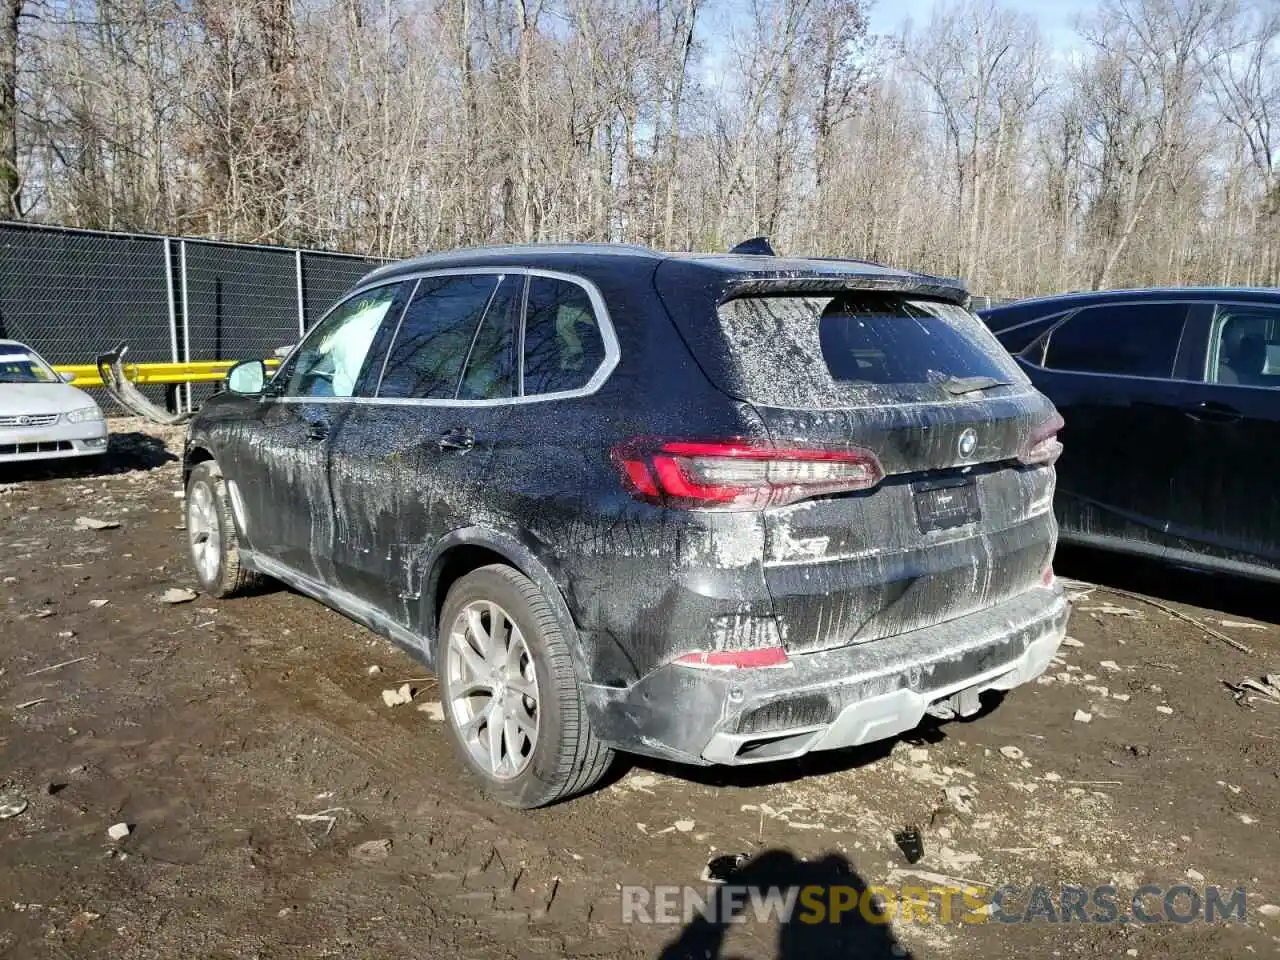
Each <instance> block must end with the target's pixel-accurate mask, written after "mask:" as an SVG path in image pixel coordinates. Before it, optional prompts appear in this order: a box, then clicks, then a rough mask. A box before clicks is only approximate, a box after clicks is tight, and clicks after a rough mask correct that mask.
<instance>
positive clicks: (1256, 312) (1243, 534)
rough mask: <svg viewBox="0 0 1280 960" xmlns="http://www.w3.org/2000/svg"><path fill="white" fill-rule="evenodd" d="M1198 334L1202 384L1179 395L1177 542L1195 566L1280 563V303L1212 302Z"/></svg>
mask: <svg viewBox="0 0 1280 960" xmlns="http://www.w3.org/2000/svg"><path fill="white" fill-rule="evenodd" d="M1193 330H1194V341H1195V343H1196V344H1197V348H1198V349H1197V351H1196V362H1195V363H1194V364H1190V365H1189V368H1188V373H1189V378H1190V377H1192V376H1193V377H1194V380H1195V381H1196V382H1193V383H1187V384H1185V385H1184V388H1183V390H1182V391H1181V396H1180V399H1181V401H1182V409H1181V413H1182V421H1181V431H1180V435H1179V437H1178V446H1179V447H1180V448H1182V449H1185V450H1186V459H1185V468H1184V469H1183V470H1182V471H1181V472H1178V473H1174V474H1172V475H1171V496H1172V499H1173V507H1172V510H1171V517H1172V519H1173V524H1172V525H1171V528H1170V532H1171V533H1172V534H1174V535H1175V536H1176V537H1177V538H1178V543H1176V544H1175V545H1174V546H1175V547H1176V548H1177V549H1178V550H1179V551H1181V552H1182V555H1180V556H1179V557H1178V558H1179V559H1185V560H1188V561H1189V562H1196V560H1197V558H1198V557H1199V558H1202V557H1203V556H1204V555H1208V556H1209V557H1212V558H1213V559H1214V560H1216V561H1218V565H1224V564H1225V565H1228V566H1229V565H1230V564H1232V563H1234V562H1245V563H1256V564H1262V565H1265V566H1267V567H1269V568H1272V569H1275V568H1277V567H1280V497H1277V496H1276V489H1277V481H1276V474H1275V471H1274V469H1273V464H1274V462H1275V459H1274V458H1275V455H1274V451H1276V450H1278V449H1280V305H1270V304H1265V303H1232V302H1230V301H1228V300H1225V299H1224V300H1222V301H1220V302H1218V303H1206V304H1205V305H1204V306H1203V307H1202V308H1200V309H1198V310H1197V313H1196V316H1195V319H1194V323H1193ZM1188 339H1189V340H1190V339H1192V337H1191V336H1189V337H1188ZM1192 368H1194V369H1192ZM1254 572H1256V571H1254Z"/></svg>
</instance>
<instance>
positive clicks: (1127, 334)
mask: <svg viewBox="0 0 1280 960" xmlns="http://www.w3.org/2000/svg"><path fill="white" fill-rule="evenodd" d="M1186 319H1187V307H1186V304H1177V303H1123V304H1109V305H1107V306H1103V307H1087V308H1085V309H1084V310H1081V311H1080V312H1079V313H1077V314H1075V316H1073V317H1070V318H1069V319H1068V320H1067V321H1066V322H1065V323H1063V324H1062V325H1060V326H1059V327H1057V328H1056V329H1055V330H1053V332H1051V333H1050V334H1049V343H1048V349H1047V350H1046V352H1045V358H1044V365H1045V366H1046V367H1049V368H1050V369H1053V370H1080V371H1085V372H1088V373H1111V374H1118V375H1124V376H1132V377H1172V376H1173V363H1174V360H1175V358H1176V357H1177V355H1178V342H1179V341H1180V340H1181V339H1182V328H1183V326H1184V324H1185V322H1186Z"/></svg>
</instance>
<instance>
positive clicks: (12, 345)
mask: <svg viewBox="0 0 1280 960" xmlns="http://www.w3.org/2000/svg"><path fill="white" fill-rule="evenodd" d="M106 449H107V421H106V418H105V417H103V415H102V410H101V408H100V407H99V406H98V405H97V404H96V403H95V402H94V401H93V398H92V397H90V396H89V395H88V394H87V393H85V392H84V391H83V390H77V389H76V388H75V387H73V386H71V385H70V383H68V382H67V380H66V379H65V378H63V377H60V376H58V374H57V373H56V372H55V371H54V369H53V367H51V366H49V364H48V363H46V362H45V360H44V358H43V357H41V356H40V354H38V353H36V352H35V351H34V350H32V349H31V348H30V347H27V346H24V345H23V344H21V343H17V342H16V341H13V340H0V463H8V462H9V461H13V460H53V459H56V458H58V457H84V456H92V455H94V454H100V453H105V452H106Z"/></svg>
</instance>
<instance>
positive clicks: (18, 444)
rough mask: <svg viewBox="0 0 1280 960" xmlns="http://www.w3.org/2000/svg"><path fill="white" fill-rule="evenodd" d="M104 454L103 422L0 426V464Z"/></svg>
mask: <svg viewBox="0 0 1280 960" xmlns="http://www.w3.org/2000/svg"><path fill="white" fill-rule="evenodd" d="M106 451H107V423H106V421H105V420H88V421H85V422H83V423H66V422H65V421H60V422H58V423H55V424H51V425H49V426H45V427H37V426H30V427H0V463H11V462H13V463H16V462H26V461H28V460H59V459H62V458H63V457H89V456H94V455H96V454H100V453H106Z"/></svg>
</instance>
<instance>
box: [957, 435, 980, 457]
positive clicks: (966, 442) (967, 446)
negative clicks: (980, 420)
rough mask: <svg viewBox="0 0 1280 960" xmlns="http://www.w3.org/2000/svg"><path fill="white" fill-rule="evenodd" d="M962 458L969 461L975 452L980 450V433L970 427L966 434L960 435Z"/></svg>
mask: <svg viewBox="0 0 1280 960" xmlns="http://www.w3.org/2000/svg"><path fill="white" fill-rule="evenodd" d="M959 447H960V456H961V457H962V458H963V459H965V460H967V459H969V458H970V457H972V456H973V452H974V451H975V450H977V449H978V431H976V430H974V429H973V428H972V427H970V428H969V429H968V430H966V431H965V432H964V433H962V434H960V443H959Z"/></svg>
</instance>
